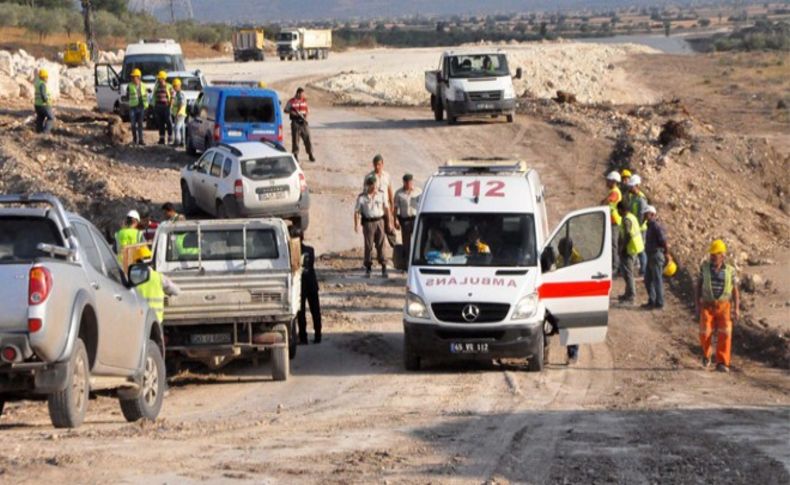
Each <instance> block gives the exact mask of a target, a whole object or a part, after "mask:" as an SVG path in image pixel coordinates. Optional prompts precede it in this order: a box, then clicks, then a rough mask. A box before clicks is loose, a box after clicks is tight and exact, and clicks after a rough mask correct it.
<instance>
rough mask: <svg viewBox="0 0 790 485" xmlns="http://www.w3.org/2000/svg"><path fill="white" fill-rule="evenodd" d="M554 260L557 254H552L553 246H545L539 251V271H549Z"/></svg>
mask: <svg viewBox="0 0 790 485" xmlns="http://www.w3.org/2000/svg"><path fill="white" fill-rule="evenodd" d="M556 261H557V255H555V254H554V248H553V247H551V246H546V247H545V248H544V249H543V252H542V253H540V271H541V272H543V273H546V272H548V271H550V270H551V267H552V266H554V263H555V262H556Z"/></svg>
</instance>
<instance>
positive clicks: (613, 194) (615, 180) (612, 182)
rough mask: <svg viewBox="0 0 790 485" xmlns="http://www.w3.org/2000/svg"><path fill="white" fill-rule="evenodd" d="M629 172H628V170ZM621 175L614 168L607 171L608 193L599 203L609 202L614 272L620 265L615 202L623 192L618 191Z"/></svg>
mask: <svg viewBox="0 0 790 485" xmlns="http://www.w3.org/2000/svg"><path fill="white" fill-rule="evenodd" d="M629 173H630V172H629ZM621 180H622V177H621V176H620V174H619V173H617V171H616V170H613V171H611V172H609V174H608V175H607V176H606V187H607V188H608V189H609V194H608V195H607V196H606V198H605V199H604V200H602V201H601V205H604V204H609V213H610V214H611V218H612V272H613V273H616V272H617V271H619V266H620V251H619V249H618V247H619V245H618V243H619V242H620V238H619V237H617V236H618V233H619V232H620V222H621V221H622V218H621V217H620V214H619V213H618V212H617V204H619V203H620V201H621V200H623V194H622V192H620V186H619V184H620V181H621Z"/></svg>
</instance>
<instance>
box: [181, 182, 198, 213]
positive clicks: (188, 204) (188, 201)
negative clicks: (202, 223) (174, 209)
mask: <svg viewBox="0 0 790 485" xmlns="http://www.w3.org/2000/svg"><path fill="white" fill-rule="evenodd" d="M181 207H182V208H183V209H184V214H185V215H187V216H192V215H195V212H197V202H195V198H194V197H192V194H191V193H190V192H189V186H188V185H187V183H186V182H185V181H183V180H182V181H181Z"/></svg>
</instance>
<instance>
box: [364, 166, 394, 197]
mask: <svg viewBox="0 0 790 485" xmlns="http://www.w3.org/2000/svg"><path fill="white" fill-rule="evenodd" d="M371 176H373V177H375V178H376V190H378V191H380V192H383V193H384V197H385V198H386V199H387V203H388V204H389V207H390V209H391V210H392V208H393V206H394V205H395V204H394V198H395V197H394V193H393V191H392V178H390V174H389V172H387V171H386V170H384V157H382V156H381V155H376V156H375V157H373V171H371V172H369V173H368V174H367V175H365V183H367V180H368V178H370V177H371ZM363 190H366V188H363Z"/></svg>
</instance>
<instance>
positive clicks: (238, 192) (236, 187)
mask: <svg viewBox="0 0 790 485" xmlns="http://www.w3.org/2000/svg"><path fill="white" fill-rule="evenodd" d="M233 195H235V196H236V198H237V199H243V198H244V182H242V181H241V180H237V181H235V182H234V183H233Z"/></svg>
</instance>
